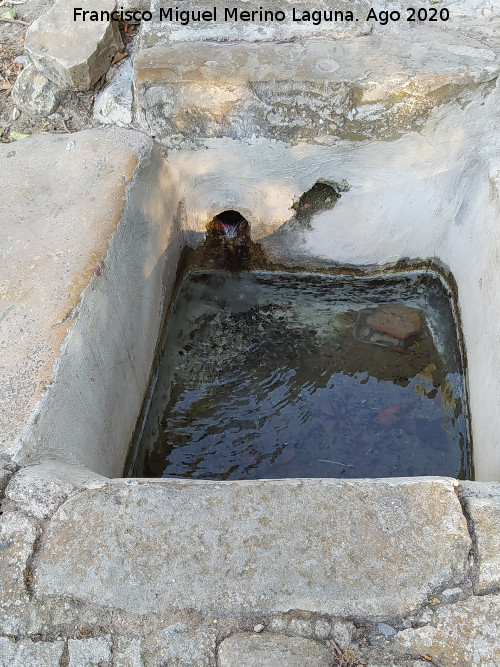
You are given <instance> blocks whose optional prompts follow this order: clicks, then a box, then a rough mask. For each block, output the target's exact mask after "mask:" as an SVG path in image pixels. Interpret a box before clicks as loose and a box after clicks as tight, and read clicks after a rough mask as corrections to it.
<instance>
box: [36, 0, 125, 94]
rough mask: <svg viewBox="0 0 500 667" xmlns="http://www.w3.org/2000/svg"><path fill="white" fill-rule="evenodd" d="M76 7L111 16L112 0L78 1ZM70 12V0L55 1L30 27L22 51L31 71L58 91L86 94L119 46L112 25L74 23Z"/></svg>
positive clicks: (115, 29) (114, 3)
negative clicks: (73, 90) (32, 65)
mask: <svg viewBox="0 0 500 667" xmlns="http://www.w3.org/2000/svg"><path fill="white" fill-rule="evenodd" d="M79 6H80V7H81V8H82V9H84V10H85V9H89V10H95V11H98V12H100V11H101V10H106V11H108V12H111V11H113V10H114V9H115V6H116V0H95V1H94V0H92V2H90V0H82V2H81V3H80V5H79ZM74 8H75V3H74V2H72V0H58V1H57V2H56V3H55V4H54V5H53V6H52V7H51V8H50V9H49V10H48V11H47V12H45V13H44V14H42V16H41V17H40V18H38V19H37V20H36V21H35V22H34V23H33V24H32V25H31V26H30V28H29V29H28V32H27V33H26V40H25V49H26V51H27V53H28V54H29V56H30V58H31V60H32V61H33V63H34V65H35V67H36V68H37V69H38V70H39V71H40V72H41V73H42V74H43V75H44V76H45V77H46V78H47V79H49V80H50V81H53V82H54V83H55V84H57V85H58V86H59V87H60V88H63V89H66V88H73V89H75V90H88V89H89V88H91V87H92V86H93V85H94V84H95V83H96V81H98V79H100V78H101V76H103V74H106V72H107V71H108V69H109V67H110V65H111V62H112V60H113V58H114V56H115V55H116V54H117V53H118V52H119V51H121V50H122V49H123V43H122V40H121V37H120V32H119V30H118V23H117V22H116V21H110V22H109V21H89V20H86V21H80V20H76V21H75V20H74V17H73V12H74Z"/></svg>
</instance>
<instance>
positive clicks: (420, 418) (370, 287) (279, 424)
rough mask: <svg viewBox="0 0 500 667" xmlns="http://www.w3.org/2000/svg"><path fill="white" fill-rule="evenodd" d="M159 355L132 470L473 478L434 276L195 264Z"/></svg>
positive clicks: (458, 379) (212, 475) (451, 335)
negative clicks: (201, 267) (200, 267)
mask: <svg viewBox="0 0 500 667" xmlns="http://www.w3.org/2000/svg"><path fill="white" fill-rule="evenodd" d="M401 302H403V303H401ZM380 304H388V305H382V306H381V305H380ZM403 304H404V305H403ZM365 312H369V313H370V315H369V317H364V319H362V324H360V313H361V314H362V315H363V314H364V313H365ZM370 318H371V319H370ZM368 320H369V322H368ZM370 326H371V328H370ZM365 329H367V330H368V331H369V333H368V334H366V333H365ZM395 336H399V338H396V337H395ZM381 338H383V339H384V340H381ZM385 338H387V339H391V340H390V341H389V342H387V341H386V340H385ZM162 354H163V356H162V359H161V361H160V366H159V371H158V379H157V383H156V389H155V393H154V395H153V398H152V402H151V407H150V411H149V415H148V418H147V421H146V424H145V429H144V435H143V437H142V442H141V449H140V450H139V451H138V454H137V458H136V466H135V470H134V474H135V475H136V476H140V477H143V476H144V477H154V476H157V477H158V476H163V477H191V478H195V479H215V480H217V479H220V480H224V479H259V478H283V477H339V476H342V477H350V478H359V477H391V476H412V475H436V474H444V475H449V476H452V477H459V478H464V477H467V476H468V465H467V451H466V447H467V446H466V426H465V414H464V413H465V409H464V405H463V392H462V376H461V368H460V361H459V352H458V348H457V343H456V337H455V331H454V325H453V318H452V315H451V311H450V307H449V305H448V302H447V300H446V297H445V295H444V292H443V290H442V288H441V285H440V283H439V282H438V280H437V279H436V278H432V277H429V276H427V275H424V274H415V275H403V276H399V277H392V278H391V277H385V278H383V279H382V278H379V279H371V280H369V279H366V278H346V277H334V276H313V275H300V274H279V273H265V272H258V273H257V272H256V273H241V274H238V275H230V274H228V273H224V272H221V271H211V272H209V271H205V272H201V271H199V272H192V273H190V274H189V275H188V277H187V278H185V280H184V281H183V283H182V284H181V287H180V289H179V293H178V295H177V299H176V302H175V305H174V309H173V315H172V316H171V320H170V322H169V328H168V332H167V336H166V339H165V343H164V348H163V353H162Z"/></svg>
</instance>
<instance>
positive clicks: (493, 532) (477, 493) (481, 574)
mask: <svg viewBox="0 0 500 667" xmlns="http://www.w3.org/2000/svg"><path fill="white" fill-rule="evenodd" d="M459 489H460V495H461V497H462V499H463V502H464V504H465V511H466V512H467V514H468V516H469V517H470V520H471V521H472V524H473V531H474V536H475V540H476V550H477V553H476V562H477V581H476V582H475V585H474V590H475V592H479V593H482V592H487V591H492V590H495V589H498V588H499V587H500V482H496V483H495V482H491V483H484V482H483V483H478V482H460V486H459Z"/></svg>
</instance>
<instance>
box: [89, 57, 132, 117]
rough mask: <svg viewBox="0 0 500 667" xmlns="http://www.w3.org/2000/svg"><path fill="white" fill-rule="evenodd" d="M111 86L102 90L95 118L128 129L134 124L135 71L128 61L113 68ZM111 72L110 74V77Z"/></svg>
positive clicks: (96, 105) (95, 109)
mask: <svg viewBox="0 0 500 667" xmlns="http://www.w3.org/2000/svg"><path fill="white" fill-rule="evenodd" d="M113 70H114V72H113V76H112V78H111V80H110V82H109V84H108V85H107V86H106V87H105V88H104V90H102V91H101V92H100V93H99V95H98V96H97V99H96V101H95V104H94V118H95V120H97V121H98V122H99V123H104V124H106V125H108V124H110V123H113V124H115V125H118V126H119V127H128V126H129V125H131V123H132V104H133V94H132V81H133V77H134V69H133V66H132V61H131V60H130V59H128V60H127V61H125V62H124V63H120V64H119V65H117V66H116V67H114V68H113ZM110 74H111V72H110V73H109V74H108V77H109V76H110Z"/></svg>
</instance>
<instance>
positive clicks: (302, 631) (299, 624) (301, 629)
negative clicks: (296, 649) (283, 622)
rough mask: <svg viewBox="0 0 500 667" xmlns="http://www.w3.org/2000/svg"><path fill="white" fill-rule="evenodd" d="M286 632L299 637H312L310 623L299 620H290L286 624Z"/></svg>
mask: <svg viewBox="0 0 500 667" xmlns="http://www.w3.org/2000/svg"><path fill="white" fill-rule="evenodd" d="M288 630H289V632H291V633H292V634H294V635H299V637H310V636H311V635H312V623H311V621H307V620H303V619H301V618H292V620H291V621H290V623H289V624H288Z"/></svg>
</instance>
